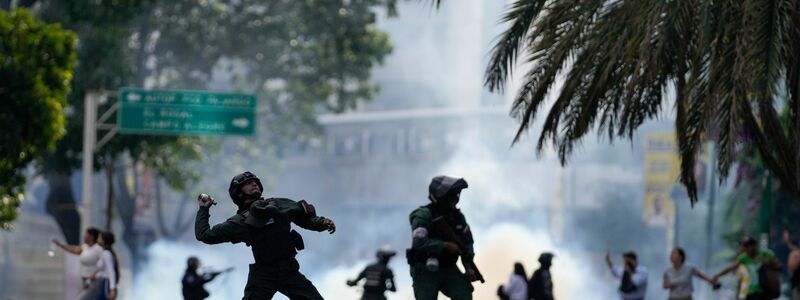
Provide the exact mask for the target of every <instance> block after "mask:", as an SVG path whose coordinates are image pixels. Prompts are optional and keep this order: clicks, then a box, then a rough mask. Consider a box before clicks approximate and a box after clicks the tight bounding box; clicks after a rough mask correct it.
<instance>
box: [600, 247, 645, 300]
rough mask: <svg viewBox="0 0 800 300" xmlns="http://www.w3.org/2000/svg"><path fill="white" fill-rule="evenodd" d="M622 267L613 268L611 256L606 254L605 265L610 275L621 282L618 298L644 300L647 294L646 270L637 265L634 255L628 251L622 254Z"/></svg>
mask: <svg viewBox="0 0 800 300" xmlns="http://www.w3.org/2000/svg"><path fill="white" fill-rule="evenodd" d="M622 259H623V261H624V262H625V264H624V266H621V267H614V263H613V262H612V261H611V254H610V253H609V252H606V264H608V269H609V270H611V274H612V275H614V277H616V278H619V279H620V280H621V282H620V285H619V289H618V291H619V297H620V299H622V300H644V295H645V294H647V269H646V268H645V267H643V266H640V265H639V261H638V260H637V258H636V253H635V252H633V251H628V252H625V253H623V254H622Z"/></svg>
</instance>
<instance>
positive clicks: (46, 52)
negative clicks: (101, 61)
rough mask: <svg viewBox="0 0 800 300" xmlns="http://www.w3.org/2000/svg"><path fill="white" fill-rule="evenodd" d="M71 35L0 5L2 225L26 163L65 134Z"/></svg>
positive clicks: (16, 199)
mask: <svg viewBox="0 0 800 300" xmlns="http://www.w3.org/2000/svg"><path fill="white" fill-rule="evenodd" d="M75 43H76V37H75V34H74V33H72V32H70V31H67V30H64V29H62V28H61V26H60V25H58V24H45V23H42V22H40V21H37V20H35V19H34V18H33V17H32V16H31V15H30V14H29V13H28V11H27V10H25V9H16V10H13V11H10V12H6V11H3V10H0V99H1V100H2V101H3V110H2V112H0V128H3V129H2V130H0V228H10V227H11V222H12V221H14V219H16V216H17V208H18V207H19V205H20V203H21V201H22V200H23V197H24V193H25V191H24V185H25V176H24V174H23V171H24V170H25V167H26V166H28V164H29V163H30V162H31V161H33V160H35V159H37V158H39V157H40V156H41V155H42V154H43V153H44V152H45V151H48V150H52V149H53V148H54V147H55V143H56V141H57V140H58V139H59V138H60V137H61V136H62V135H63V133H64V124H65V117H64V114H63V110H64V107H65V106H66V101H67V93H68V92H69V87H70V85H69V84H70V81H71V80H72V67H73V65H74V62H75V48H76V45H75Z"/></svg>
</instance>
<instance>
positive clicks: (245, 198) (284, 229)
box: [195, 172, 336, 300]
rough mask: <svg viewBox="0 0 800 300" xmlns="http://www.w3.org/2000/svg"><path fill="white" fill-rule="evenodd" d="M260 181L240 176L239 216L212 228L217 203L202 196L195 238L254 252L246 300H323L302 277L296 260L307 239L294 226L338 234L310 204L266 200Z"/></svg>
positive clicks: (233, 192)
mask: <svg viewBox="0 0 800 300" xmlns="http://www.w3.org/2000/svg"><path fill="white" fill-rule="evenodd" d="M263 190H264V187H263V186H262V185H261V181H260V180H259V179H258V177H256V175H254V174H253V173H250V172H244V173H242V174H239V175H236V176H234V177H233V179H232V180H231V183H230V186H229V188H228V194H229V195H230V197H231V199H232V200H233V203H234V204H236V205H237V206H238V211H237V212H236V214H235V215H233V216H232V217H230V218H228V220H227V221H225V222H223V223H220V224H217V225H215V226H214V227H210V226H209V224H208V219H209V217H210V214H209V208H210V207H211V205H212V204H214V203H215V202H214V200H213V198H211V197H210V196H208V195H205V194H201V195H200V197H198V201H199V204H200V209H199V210H198V212H197V218H196V220H195V237H196V238H197V240H198V241H201V242H203V243H206V244H219V243H226V242H230V243H234V244H235V243H239V242H243V243H245V244H246V245H247V246H249V247H250V248H251V250H252V252H253V257H254V259H255V263H253V264H251V265H250V272H249V274H248V277H247V285H246V286H245V290H244V298H243V299H244V300H249V299H258V300H262V299H272V297H273V296H274V295H275V293H281V294H284V295H286V296H287V297H288V298H289V299H292V300H296V299H297V300H299V299H303V300H306V299H309V300H317V299H323V298H322V296H321V295H320V294H319V292H318V291H317V289H316V288H315V287H314V285H313V284H312V283H311V281H309V280H308V279H306V277H305V276H303V274H301V273H300V271H299V269H300V266H299V264H298V263H297V260H296V259H295V255H297V251H299V250H303V248H304V247H305V246H304V245H303V239H302V237H301V236H300V234H299V233H298V232H297V231H295V230H293V229H292V226H291V223H294V224H296V225H298V226H300V227H302V228H305V229H308V230H313V231H325V230H327V231H328V232H329V233H333V232H334V231H336V225H335V224H334V223H333V221H332V220H330V219H328V218H325V217H321V216H317V215H316V211H315V210H314V206H312V205H310V204H308V203H307V202H306V201H305V200H301V201H294V200H291V199H286V198H266V199H265V198H263V197H261V193H262V192H263Z"/></svg>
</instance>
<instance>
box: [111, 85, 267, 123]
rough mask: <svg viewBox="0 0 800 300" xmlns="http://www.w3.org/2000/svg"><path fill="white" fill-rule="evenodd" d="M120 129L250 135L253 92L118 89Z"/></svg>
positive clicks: (252, 116)
mask: <svg viewBox="0 0 800 300" xmlns="http://www.w3.org/2000/svg"><path fill="white" fill-rule="evenodd" d="M119 99H120V109H119V113H118V114H117V124H118V126H119V131H120V132H121V133H142V134H191V135H252V134H253V133H254V132H255V127H256V102H257V100H256V96H255V95H247V94H234V93H216V92H207V91H176V90H144V89H131V88H125V89H121V90H120V92H119Z"/></svg>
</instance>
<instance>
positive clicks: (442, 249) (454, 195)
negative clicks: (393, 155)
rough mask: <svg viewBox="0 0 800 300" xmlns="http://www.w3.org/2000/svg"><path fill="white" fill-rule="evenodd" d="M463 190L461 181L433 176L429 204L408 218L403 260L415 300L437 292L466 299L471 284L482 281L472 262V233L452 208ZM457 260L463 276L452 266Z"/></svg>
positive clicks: (432, 299)
mask: <svg viewBox="0 0 800 300" xmlns="http://www.w3.org/2000/svg"><path fill="white" fill-rule="evenodd" d="M467 187H468V185H467V181H465V180H464V179H463V178H455V177H450V176H436V177H434V178H433V180H431V183H430V185H429V186H428V198H429V199H430V201H431V203H430V204H428V205H426V206H422V207H420V208H417V209H416V210H414V211H413V212H412V213H411V215H410V216H409V220H410V222H411V230H412V232H411V234H412V246H411V249H408V250H407V252H406V258H407V259H408V263H409V265H411V278H412V280H413V282H414V296H415V297H416V299H417V300H435V299H436V298H437V295H438V293H439V292H440V291H441V292H442V293H443V294H444V295H445V296H447V297H450V299H456V300H470V299H472V291H473V288H472V284H471V282H472V281H478V280H480V281H481V282H483V276H482V275H481V273H480V271H478V268H477V267H476V266H475V263H474V262H473V258H474V257H475V252H474V251H473V246H472V245H473V240H472V232H470V228H469V225H468V224H467V221H466V219H465V218H464V215H463V214H461V211H459V210H458V209H457V208H456V205H457V204H458V201H459V199H460V197H461V190H463V189H466V188H467ZM459 257H460V258H461V262H462V264H463V266H464V273H461V271H460V270H459V269H458V266H456V262H457V261H458V259H459Z"/></svg>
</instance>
